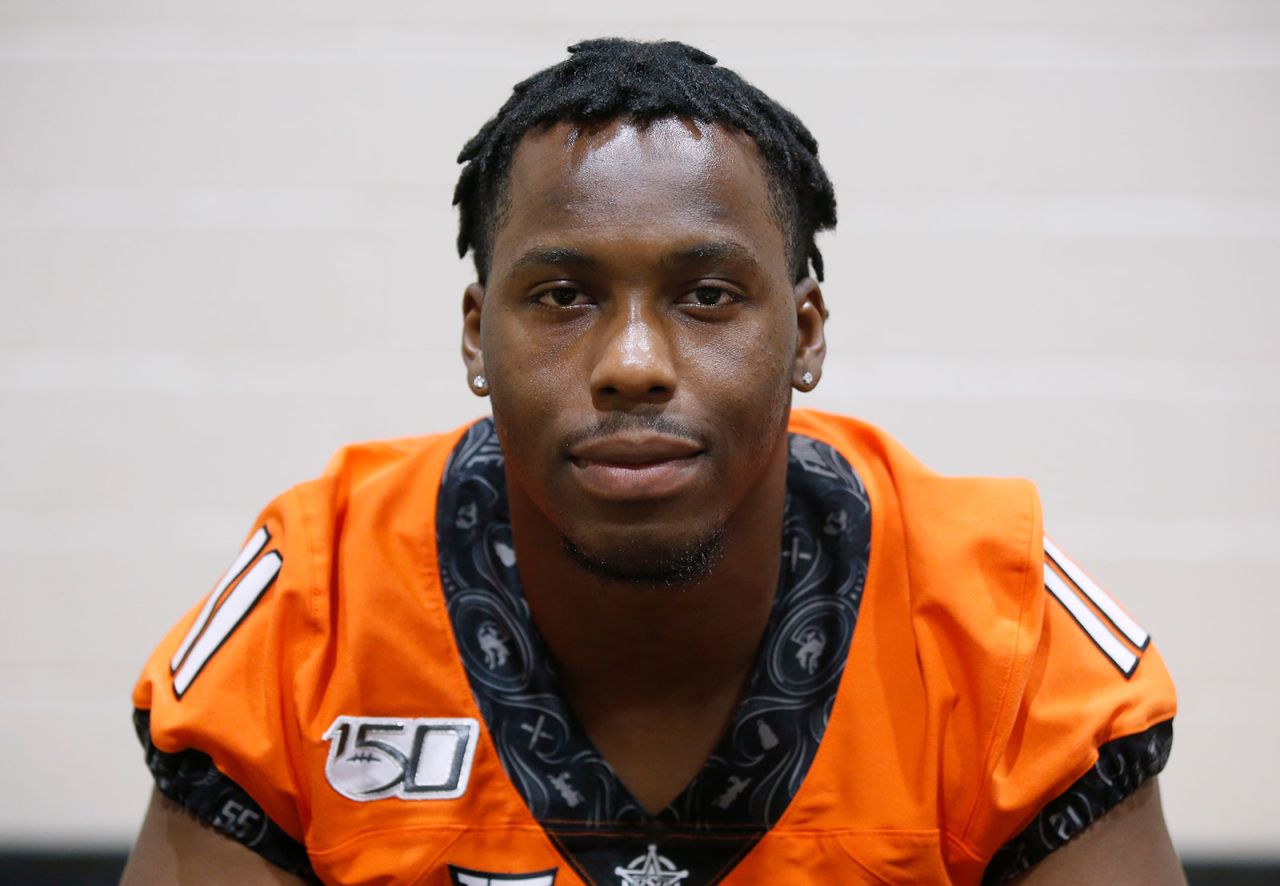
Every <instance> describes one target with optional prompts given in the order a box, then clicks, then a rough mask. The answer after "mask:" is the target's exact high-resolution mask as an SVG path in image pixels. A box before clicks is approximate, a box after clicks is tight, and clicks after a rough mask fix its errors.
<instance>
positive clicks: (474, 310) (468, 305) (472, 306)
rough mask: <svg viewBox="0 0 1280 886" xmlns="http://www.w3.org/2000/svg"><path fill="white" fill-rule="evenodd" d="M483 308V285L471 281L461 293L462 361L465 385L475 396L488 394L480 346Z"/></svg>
mask: <svg viewBox="0 0 1280 886" xmlns="http://www.w3.org/2000/svg"><path fill="white" fill-rule="evenodd" d="M483 309H484V287H483V286H481V285H480V284H479V283H472V284H471V285H470V286H468V287H467V289H466V291H465V292H464V293H463V294H462V363H463V365H464V366H466V367H467V387H468V388H470V389H471V393H473V394H475V395H476V396H477V397H485V396H488V394H489V384H488V381H487V380H486V379H485V375H484V352H483V351H482V350H481V348H480V314H481V312H482V311H483Z"/></svg>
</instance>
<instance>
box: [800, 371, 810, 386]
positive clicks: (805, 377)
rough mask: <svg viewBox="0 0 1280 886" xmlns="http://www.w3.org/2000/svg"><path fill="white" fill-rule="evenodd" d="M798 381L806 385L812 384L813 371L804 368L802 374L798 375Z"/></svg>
mask: <svg viewBox="0 0 1280 886" xmlns="http://www.w3.org/2000/svg"><path fill="white" fill-rule="evenodd" d="M800 381H801V382H803V383H804V384H806V385H811V384H813V373H812V372H810V371H809V370H807V369H806V370H805V371H804V375H802V376H800Z"/></svg>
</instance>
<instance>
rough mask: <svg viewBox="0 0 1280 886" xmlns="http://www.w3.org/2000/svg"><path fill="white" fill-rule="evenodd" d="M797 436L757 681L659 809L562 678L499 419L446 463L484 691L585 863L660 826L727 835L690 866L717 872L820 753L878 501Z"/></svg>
mask: <svg viewBox="0 0 1280 886" xmlns="http://www.w3.org/2000/svg"><path fill="white" fill-rule="evenodd" d="M789 443H790V446H789V462H788V468H787V496H786V513H785V518H784V523H783V532H782V538H781V547H780V555H781V557H782V569H781V571H780V574H779V583H778V589H777V592H776V595H775V599H774V605H773V609H772V612H771V613H770V617H769V623H768V625H767V627H766V628H765V634H764V639H763V641H762V643H761V647H760V651H759V652H758V653H757V657H756V663H755V665H754V668H753V672H752V676H751V679H750V682H749V684H748V688H747V691H746V693H745V695H744V697H743V700H742V701H741V702H740V703H739V705H738V708H737V710H736V712H735V714H734V717H733V721H732V723H731V725H730V727H729V729H728V730H727V731H726V733H725V735H724V736H723V737H722V738H721V740H720V742H719V743H718V744H717V746H716V748H715V749H714V750H713V751H712V753H711V755H710V756H709V757H708V758H707V760H706V761H705V762H704V764H703V766H702V768H701V769H700V770H699V772H698V773H697V774H696V775H695V776H694V777H693V779H692V780H691V781H690V782H689V784H688V785H687V786H686V787H685V788H684V789H683V790H682V791H681V792H680V794H679V795H677V797H676V798H675V800H673V801H672V802H671V804H670V805H668V806H667V808H665V809H664V810H662V811H661V812H659V813H658V814H656V815H652V816H651V815H649V814H648V813H646V812H645V810H644V809H643V807H641V805H640V804H639V803H638V802H637V801H636V800H635V798H634V797H633V796H632V795H631V793H630V791H628V790H627V788H626V786H625V785H624V784H623V783H622V782H621V781H620V780H619V779H618V777H617V775H616V774H615V773H614V771H613V769H612V768H611V767H610V766H609V764H608V762H607V761H606V760H605V759H604V758H603V756H601V754H600V752H599V751H598V750H597V749H596V748H595V746H594V745H593V744H592V743H591V740H590V738H588V736H587V735H586V732H585V730H584V729H583V728H582V726H581V725H580V724H579V723H578V721H577V719H576V718H575V717H574V715H573V713H572V711H571V710H570V709H569V707H568V705H567V704H566V702H565V701H564V699H563V698H562V697H561V695H560V693H559V691H558V688H557V680H556V673H555V667H554V663H553V661H552V659H551V656H550V654H549V652H548V650H547V649H546V647H545V645H544V644H543V641H542V638H541V637H540V636H539V634H538V631H537V628H536V627H535V625H534V623H533V619H532V617H531V616H530V612H529V606H528V603H527V602H526V601H525V597H524V592H523V590H522V588H521V585H520V579H519V576H518V574H517V571H516V562H515V545H514V543H513V541H512V535H511V521H510V516H509V512H508V508H507V488H506V478H505V473H504V467H503V458H502V451H501V449H500V447H499V445H498V439H497V434H496V432H495V430H494V426H493V422H492V421H491V420H488V419H485V420H483V421H480V422H477V423H476V424H475V425H473V426H472V427H471V428H470V429H469V430H468V431H467V433H466V434H465V435H464V436H463V437H462V439H461V440H460V441H459V443H458V444H457V446H456V447H455V448H454V451H453V453H452V455H451V456H450V458H449V462H448V464H447V465H446V466H445V470H444V475H443V478H442V480H441V488H440V496H439V500H438V506H437V513H436V534H437V550H438V551H439V557H440V575H441V579H442V584H443V588H444V595H445V600H446V604H447V607H448V612H449V617H450V621H451V623H452V626H453V631H454V635H455V637H456V639H457V644H458V649H459V650H460V652H461V654H462V660H463V665H464V667H465V670H466V673H467V677H468V680H469V681H470V684H471V690H472V693H473V694H474V695H475V699H476V702H477V704H478V706H479V709H480V712H481V715H482V716H483V718H484V720H485V723H486V725H487V726H488V729H489V733H490V734H491V736H492V737H493V740H494V744H495V746H496V747H497V751H498V756H499V757H500V759H501V761H502V764H503V766H504V767H505V768H506V771H507V774H508V776H509V778H510V779H511V781H512V783H513V784H514V786H515V787H516V789H517V791H518V792H519V793H520V795H521V796H522V797H523V798H524V801H525V803H526V804H527V805H528V807H529V809H530V811H531V812H532V813H533V816H534V817H535V818H536V819H537V820H538V821H539V823H541V824H542V825H543V827H544V828H545V829H546V830H547V831H548V833H549V834H550V835H551V836H552V838H553V839H554V840H555V841H556V842H557V845H558V846H559V847H560V849H561V852H562V853H564V854H566V858H567V859H568V860H569V861H570V862H571V863H573V864H574V867H575V868H577V869H578V870H579V873H582V874H583V875H584V876H587V875H589V874H593V872H603V873H604V874H606V875H607V874H610V873H611V872H610V869H609V866H610V865H611V864H612V863H613V861H616V860H618V859H623V858H624V857H625V858H627V859H630V857H631V855H637V857H638V856H643V855H645V854H646V844H645V841H646V840H649V839H650V838H652V837H653V836H654V835H655V834H663V833H672V832H680V833H685V834H688V833H690V832H695V833H703V834H706V835H707V836H708V837H713V836H717V837H718V838H719V839H720V850H721V851H718V852H714V853H712V856H714V857H707V858H706V859H704V860H705V862H706V863H705V864H698V865H696V867H697V868H699V869H705V870H703V871H702V873H701V875H698V876H695V877H694V879H693V880H692V881H690V882H692V883H701V882H713V881H714V879H715V877H714V876H712V874H713V873H714V871H716V870H721V871H722V872H723V871H726V870H728V869H729V868H730V867H731V866H732V864H733V862H734V861H735V860H736V859H737V858H740V857H741V855H742V854H745V852H746V851H747V850H748V849H749V848H750V846H751V845H752V844H754V842H755V840H756V839H758V837H759V836H760V835H761V834H763V833H764V832H765V831H767V830H768V829H769V828H770V827H772V825H773V824H774V823H775V822H776V821H777V820H778V819H779V818H780V817H781V815H782V813H783V812H784V811H785V809H786V808H787V805H788V804H789V803H790V801H791V798H792V797H793V796H794V795H795V793H796V791H797V790H799V788H800V785H801V782H802V781H803V780H804V777H805V774H806V773H807V772H808V770H809V767H810V765H811V764H812V762H813V758H814V756H815V754H816V753H817V749H818V746H819V744H820V743H821V741H822V737H823V734H824V732H825V730H826V725H827V720H828V718H829V716H830V713H831V707H832V705H833V704H834V701H835V694H836V689H837V687H838V685H839V682H840V675H841V674H842V673H843V671H844V665H845V662H846V660H847V657H848V651H849V643H850V641H851V640H852V637H853V631H854V626H855V624H856V622H857V616H858V608H859V604H860V603H861V599H862V589H863V584H864V582H865V579H866V574H867V559H868V554H869V552H870V540H871V508H870V502H869V500H868V497H867V493H866V489H865V487H864V486H863V484H862V482H861V480H860V479H859V478H858V476H857V474H856V473H855V471H854V470H853V468H852V466H851V465H850V464H849V463H848V461H846V460H845V459H844V458H843V457H842V456H841V455H840V454H839V453H838V452H836V451H835V450H834V449H833V448H832V447H830V446H829V445H827V444H825V443H821V442H819V441H817V440H814V439H812V438H809V437H804V436H801V435H798V434H792V435H791V437H790V440H789ZM735 835H736V838H737V839H735ZM739 843H741V844H742V845H736V844H739ZM575 847H576V848H575ZM609 847H614V848H613V850H610V849H609ZM637 850H638V852H637ZM597 856H598V857H597ZM592 858H595V859H596V860H595V863H592V861H591V859H592ZM689 864H692V863H689ZM689 864H686V867H687V868H689V871H690V875H691V876H693V875H697V874H699V871H698V870H695V869H694V868H693V867H689ZM627 869H628V868H626V867H625V866H618V867H617V870H616V871H613V872H612V873H618V874H619V875H620V872H621V871H623V870H627ZM595 875H596V876H597V878H598V876H599V874H598V873H596V874H595ZM589 879H590V878H589ZM597 881H599V882H603V881H600V880H598V879H597ZM672 882H678V881H674V880H673V881H672Z"/></svg>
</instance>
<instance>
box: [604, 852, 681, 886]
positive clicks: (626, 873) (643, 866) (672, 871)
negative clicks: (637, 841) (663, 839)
mask: <svg viewBox="0 0 1280 886" xmlns="http://www.w3.org/2000/svg"><path fill="white" fill-rule="evenodd" d="M613 872H614V873H615V874H617V875H618V877H619V879H618V884H619V886H679V884H680V883H681V882H682V881H683V880H684V879H685V878H686V877H688V876H689V872H688V871H681V870H677V869H676V865H675V862H673V861H672V860H671V859H669V858H667V857H666V856H664V855H659V854H658V847H657V846H656V845H655V844H653V843H650V844H649V851H648V852H646V853H645V854H644V855H638V856H636V857H635V858H634V859H633V860H632V862H631V864H629V865H627V866H626V867H625V868H621V867H619V868H614V869H613Z"/></svg>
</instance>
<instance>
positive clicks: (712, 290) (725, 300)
mask: <svg viewBox="0 0 1280 886" xmlns="http://www.w3.org/2000/svg"><path fill="white" fill-rule="evenodd" d="M736 300H737V296H735V295H734V294H733V293H732V292H730V291H729V290H727V289H724V288H722V287H720V286H699V287H698V288H697V289H694V290H692V291H691V292H687V293H685V295H683V296H682V297H681V298H680V302H679V303H680V304H683V305H699V306H701V307H704V308H719V307H724V306H725V305H729V304H732V303H733V302H735V301H736Z"/></svg>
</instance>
